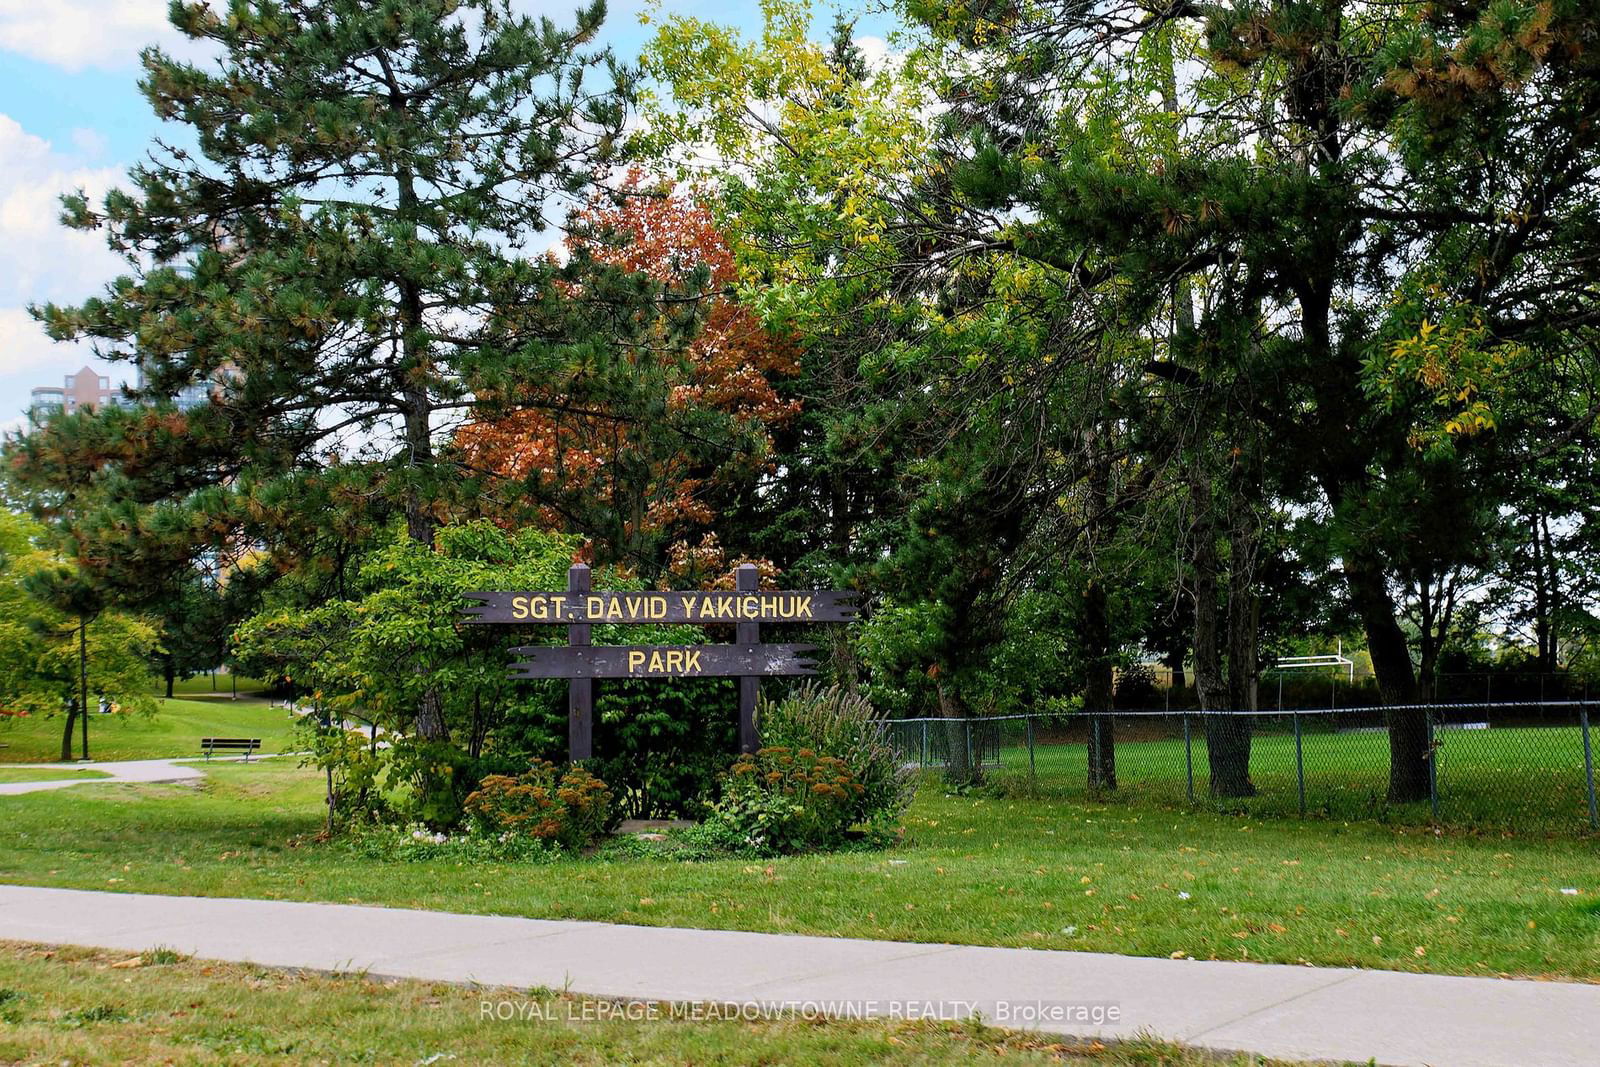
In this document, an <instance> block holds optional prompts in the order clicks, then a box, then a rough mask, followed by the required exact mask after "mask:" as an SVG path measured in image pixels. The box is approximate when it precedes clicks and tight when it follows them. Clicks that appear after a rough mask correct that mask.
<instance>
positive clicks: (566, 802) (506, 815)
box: [466, 760, 613, 852]
mask: <svg viewBox="0 0 1600 1067" xmlns="http://www.w3.org/2000/svg"><path fill="white" fill-rule="evenodd" d="M612 800H613V797H612V794H611V790H610V789H609V788H608V787H607V786H606V783H605V782H603V781H601V780H600V779H599V778H596V777H595V776H594V775H592V774H590V773H589V772H588V771H586V770H584V769H583V768H581V767H569V768H567V769H566V770H564V771H563V770H560V769H558V768H557V767H556V765H555V764H553V763H551V762H549V761H548V760H538V761H536V762H535V763H534V764H533V766H532V767H530V768H529V769H528V770H526V771H524V772H523V773H522V774H519V775H517V776H516V777H514V778H513V777H512V776H511V775H508V774H491V775H489V776H488V777H487V778H485V779H483V781H481V782H479V783H478V788H477V790H476V791H474V792H473V793H472V794H471V795H470V796H468V797H467V802H466V810H467V815H468V817H469V818H470V820H471V828H472V833H473V834H475V835H478V836H482V837H488V838H495V839H499V838H501V837H502V836H505V835H510V836H512V837H525V838H535V839H537V840H540V841H548V842H552V843H554V844H558V845H560V846H561V847H563V848H565V849H568V850H569V851H574V852H575V851H577V850H578V849H581V848H583V847H584V846H585V845H587V844H589V843H590V842H592V841H594V840H595V839H596V838H598V837H599V836H600V835H601V834H603V833H604V832H605V831H606V828H607V826H608V825H609V824H610V821H611V810H612Z"/></svg>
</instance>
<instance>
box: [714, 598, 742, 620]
mask: <svg viewBox="0 0 1600 1067" xmlns="http://www.w3.org/2000/svg"><path fill="white" fill-rule="evenodd" d="M737 608H738V606H737V605H736V604H735V603H734V602H733V598H732V597H723V598H722V603H721V605H719V606H718V608H717V618H719V619H736V618H738V617H739V616H738V610H737Z"/></svg>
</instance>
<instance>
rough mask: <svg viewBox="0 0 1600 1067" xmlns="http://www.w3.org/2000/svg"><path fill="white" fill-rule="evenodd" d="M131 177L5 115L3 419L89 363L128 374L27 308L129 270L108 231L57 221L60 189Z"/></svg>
mask: <svg viewBox="0 0 1600 1067" xmlns="http://www.w3.org/2000/svg"><path fill="white" fill-rule="evenodd" d="M0 2H4V0H0ZM125 178H126V175H125V174H124V172H123V171H122V170H121V169H120V168H117V167H89V166H85V165H83V163H82V161H81V159H80V158H78V157H77V156H74V155H65V154H62V153H60V152H58V151H56V150H55V148H54V147H53V146H52V145H51V144H50V142H49V141H46V140H45V139H44V138H42V137H36V136H34V135H33V134H31V133H29V132H28V131H27V130H25V129H23V128H22V126H21V125H20V124H19V123H17V122H16V121H15V120H14V119H12V118H10V117H9V116H7V115H4V114H0V423H5V422H8V421H9V420H10V419H11V418H12V417H13V416H14V415H15V414H16V413H17V412H19V411H21V410H23V409H24V408H26V407H27V405H28V391H29V390H30V389H31V388H32V387H33V386H36V385H59V384H60V383H61V378H62V376H63V375H66V374H71V373H72V372H73V371H76V370H77V369H78V368H79V367H81V366H83V365H84V364H85V363H91V364H93V365H94V366H96V367H97V368H99V369H100V370H101V372H102V373H109V374H111V375H112V376H113V377H114V378H117V379H119V380H120V379H121V378H122V377H123V376H124V374H123V373H122V372H123V371H124V370H125V368H120V367H119V368H113V369H108V368H107V367H106V365H105V364H104V363H102V362H100V361H98V360H95V359H94V358H93V353H92V352H91V351H90V349H89V346H88V345H86V344H58V343H56V342H54V341H51V340H50V339H49V338H48V337H46V336H45V335H44V331H43V330H41V329H40V328H39V324H38V323H37V322H35V321H33V319H32V318H31V317H30V316H29V315H28V313H27V311H26V310H25V308H26V305H28V304H30V303H45V302H48V301H56V302H60V303H77V302H79V301H81V300H83V299H84V298H85V297H88V296H92V295H94V294H95V293H97V292H98V291H99V290H100V289H101V287H102V286H104V284H105V283H106V282H107V281H109V280H110V279H111V278H113V277H115V276H116V275H117V274H119V273H121V272H122V271H123V270H124V269H125V266H126V265H125V264H124V263H123V261H122V260H121V259H120V258H118V257H117V256H116V255H114V254H112V253H111V252H110V251H109V250H108V249H107V248H106V246H105V239H104V237H103V236H102V235H99V234H94V233H79V232H77V231H75V230H69V229H67V228H66V227H64V226H62V225H61V223H60V222H59V221H58V216H59V215H60V212H61V208H60V204H59V202H58V198H59V197H60V195H61V194H62V193H64V192H70V191H72V190H74V189H80V188H81V189H84V190H85V191H86V192H88V193H89V195H90V196H91V197H98V196H101V195H103V194H104V193H105V192H106V190H107V189H109V188H110V187H111V186H112V185H115V184H117V183H119V182H122V181H125Z"/></svg>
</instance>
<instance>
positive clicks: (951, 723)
mask: <svg viewBox="0 0 1600 1067" xmlns="http://www.w3.org/2000/svg"><path fill="white" fill-rule="evenodd" d="M934 689H935V691H936V692H937V693H938V694H939V716H940V718H942V719H944V720H945V724H944V737H945V747H946V748H947V749H948V750H949V751H948V754H947V756H946V758H945V779H946V780H947V781H949V783H950V784H951V785H955V786H966V785H976V784H978V782H979V781H980V780H981V775H980V773H979V771H978V767H977V766H976V764H975V763H974V762H973V760H972V758H971V756H972V750H971V747H970V746H971V744H972V736H971V730H972V718H971V716H969V715H968V714H967V712H966V708H964V707H963V706H962V703H961V700H960V698H959V697H957V696H956V694H955V693H954V692H953V691H952V689H951V687H950V686H948V685H946V684H945V683H944V680H943V679H940V680H939V681H937V682H935V683H934Z"/></svg>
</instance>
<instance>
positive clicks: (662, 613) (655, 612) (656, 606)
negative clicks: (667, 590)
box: [648, 596, 667, 619]
mask: <svg viewBox="0 0 1600 1067" xmlns="http://www.w3.org/2000/svg"><path fill="white" fill-rule="evenodd" d="M648 603H649V605H650V617H651V618H652V619H664V618H666V617H667V598H666V597H664V596H653V597H651V598H650V600H649V601H648Z"/></svg>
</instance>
